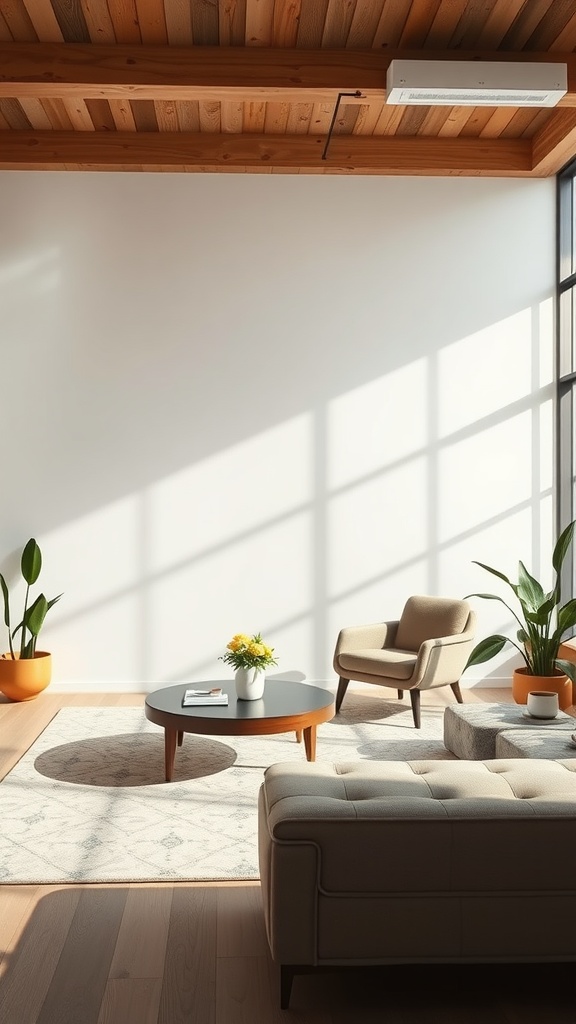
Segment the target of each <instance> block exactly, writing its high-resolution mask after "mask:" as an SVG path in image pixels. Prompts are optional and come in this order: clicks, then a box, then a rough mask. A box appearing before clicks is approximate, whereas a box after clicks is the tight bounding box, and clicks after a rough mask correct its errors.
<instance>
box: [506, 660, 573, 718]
mask: <svg viewBox="0 0 576 1024" xmlns="http://www.w3.org/2000/svg"><path fill="white" fill-rule="evenodd" d="M532 690H548V691H550V693H557V694H558V704H559V705H560V710H561V711H566V708H569V707H570V706H571V704H572V683H571V681H570V679H568V676H564V675H562V673H561V672H556V673H555V675H553V676H533V675H529V673H528V669H527V668H517V669H514V675H513V677H512V696H513V698H514V700H515V701H516V703H517V704H526V702H527V700H528V694H529V693H530V692H531V691H532Z"/></svg>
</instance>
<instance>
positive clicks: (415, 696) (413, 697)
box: [410, 690, 420, 729]
mask: <svg viewBox="0 0 576 1024" xmlns="http://www.w3.org/2000/svg"><path fill="white" fill-rule="evenodd" d="M410 701H411V703H412V717H413V718H414V725H415V727H416V729H419V728H420V690H410Z"/></svg>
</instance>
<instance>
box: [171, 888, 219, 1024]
mask: <svg viewBox="0 0 576 1024" xmlns="http://www.w3.org/2000/svg"><path fill="white" fill-rule="evenodd" d="M215 986H216V889H215V888H214V886H203V887H188V886H174V892H173V894H172V913H171V916H170V930H169V933H168V943H167V947H166V966H165V971H164V980H163V985H162V994H161V998H160V1010H159V1013H158V1024H191V1021H194V1022H196V1021H197V1022H198V1024H200V1022H202V1024H215V1019H216V1018H215V1000H214V993H215Z"/></svg>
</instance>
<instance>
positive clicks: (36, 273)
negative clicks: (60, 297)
mask: <svg viewBox="0 0 576 1024" xmlns="http://www.w3.org/2000/svg"><path fill="white" fill-rule="evenodd" d="M61 279H62V272H61V269H60V251H59V250H58V249H55V248H53V249H46V250H44V252H40V253H35V254H34V255H29V256H19V257H16V258H15V259H14V260H13V261H12V262H10V263H4V265H3V266H0V287H10V288H12V287H14V286H17V285H19V284H20V283H25V284H26V287H27V288H28V287H29V286H30V282H31V281H33V290H34V292H36V293H41V292H47V291H51V290H52V289H53V288H57V287H58V286H59V285H60V283H61Z"/></svg>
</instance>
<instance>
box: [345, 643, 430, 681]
mask: <svg viewBox="0 0 576 1024" xmlns="http://www.w3.org/2000/svg"><path fill="white" fill-rule="evenodd" d="M416 661H417V656H416V654H414V652H413V651H398V650H393V649H390V648H385V649H384V650H382V651H380V650H373V649H372V648H370V649H365V650H361V651H354V652H353V653H345V652H342V654H341V655H340V658H339V666H340V671H341V672H345V671H346V672H350V673H351V674H352V675H353V674H354V672H362V673H367V674H368V675H376V676H387V677H389V678H390V679H401V680H404V681H405V680H407V679H410V677H411V676H412V674H413V672H414V668H415V667H416Z"/></svg>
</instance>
